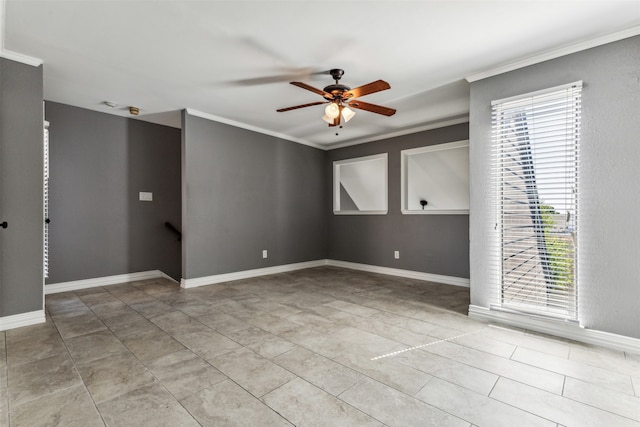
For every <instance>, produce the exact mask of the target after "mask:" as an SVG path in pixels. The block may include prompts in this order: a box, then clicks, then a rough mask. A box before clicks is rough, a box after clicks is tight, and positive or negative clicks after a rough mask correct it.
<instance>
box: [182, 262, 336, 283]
mask: <svg viewBox="0 0 640 427" xmlns="http://www.w3.org/2000/svg"><path fill="white" fill-rule="evenodd" d="M324 265H327V260H326V259H320V260H316V261H307V262H298V263H295V264H285V265H276V266H273V267H265V268H256V269H254V270H244V271H236V272H233V273H224V274H215V275H213V276H205V277H195V278H193V279H182V280H180V286H182V287H183V288H185V289H189V288H197V287H198V286H206V285H213V284H215V283H223V282H231V281H234V280H241V279H250V278H252V277H259V276H266V275H268V274H277V273H286V272H289V271H296V270H303V269H305V268H313V267H321V266H324Z"/></svg>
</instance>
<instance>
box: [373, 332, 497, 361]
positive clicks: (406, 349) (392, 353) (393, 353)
mask: <svg viewBox="0 0 640 427" xmlns="http://www.w3.org/2000/svg"><path fill="white" fill-rule="evenodd" d="M486 329H487V327H484V328H481V329H477V330H475V331H471V332H466V333H464V334H460V335H456V336H455V337H450V338H444V339H441V340H438V341H433V342H430V343H427V344H422V345H417V346H414V347H409V348H405V349H403V350H398V351H393V352H391V353H387V354H383V355H380V356H376V357H374V358H372V359H371V360H378V359H384V358H386V357H391V356H397V355H398V354H402V353H406V352H407V351H411V350H419V349H421V348H425V347H429V346H431V345H435V344H440V343H443V342H447V341H452V340H455V339H457V338H462V337H466V336H468V335H474V334H477V333H480V332H482V331H485V330H486Z"/></svg>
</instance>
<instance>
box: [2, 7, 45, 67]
mask: <svg viewBox="0 0 640 427" xmlns="http://www.w3.org/2000/svg"><path fill="white" fill-rule="evenodd" d="M6 6H7V2H6V1H5V0H0V58H5V59H10V60H11V61H16V62H21V63H23V64H27V65H31V66H32V67H39V66H41V65H42V64H43V61H42V59H38V58H34V57H32V56H28V55H23V54H21V53H18V52H13V51H10V50H7V49H5V48H4V40H5V31H6V29H7V25H6V24H7V22H6V16H7V13H6V10H7V9H6Z"/></svg>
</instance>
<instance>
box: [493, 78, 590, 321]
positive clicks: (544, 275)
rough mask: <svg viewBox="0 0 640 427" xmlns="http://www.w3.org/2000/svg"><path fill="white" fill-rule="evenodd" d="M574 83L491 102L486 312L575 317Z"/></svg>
mask: <svg viewBox="0 0 640 427" xmlns="http://www.w3.org/2000/svg"><path fill="white" fill-rule="evenodd" d="M581 91H582V82H577V83H573V84H570V85H566V86H562V87H557V88H553V89H549V90H546V91H540V92H535V93H530V94H526V95H522V96H517V97H513V98H509V99H503V100H499V101H494V102H492V131H493V134H492V139H493V141H492V142H493V152H492V165H493V171H492V172H493V178H494V189H495V202H496V205H495V206H496V214H497V215H496V221H495V225H494V227H495V230H496V237H497V239H496V242H497V244H496V245H495V250H496V252H497V253H496V256H495V259H496V260H497V262H498V271H499V276H498V277H499V278H500V280H499V284H498V286H497V292H496V301H495V302H494V305H493V306H494V308H500V309H508V310H515V311H518V312H526V313H532V314H536V315H543V316H547V317H556V318H562V319H565V320H577V299H578V294H577V283H578V282H577V274H576V273H577V268H576V267H577V266H576V261H577V256H576V255H577V245H576V243H577V233H578V212H577V197H578V148H579V147H578V146H579V140H580V99H581V98H580V97H581Z"/></svg>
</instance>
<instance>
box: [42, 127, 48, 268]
mask: <svg viewBox="0 0 640 427" xmlns="http://www.w3.org/2000/svg"><path fill="white" fill-rule="evenodd" d="M43 172H44V173H43V176H44V182H43V188H44V220H45V223H44V254H43V255H44V256H43V260H44V265H43V269H44V277H45V278H48V277H49V223H48V221H47V220H48V218H49V123H47V122H45V123H44V171H43Z"/></svg>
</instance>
